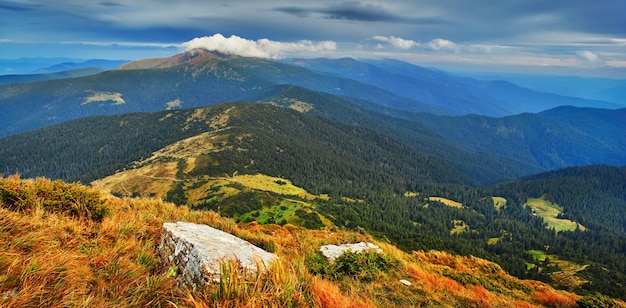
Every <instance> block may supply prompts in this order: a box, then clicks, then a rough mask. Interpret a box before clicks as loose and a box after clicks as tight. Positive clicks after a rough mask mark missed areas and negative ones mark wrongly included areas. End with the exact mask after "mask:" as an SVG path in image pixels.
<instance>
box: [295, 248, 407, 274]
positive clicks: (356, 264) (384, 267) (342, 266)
mask: <svg viewBox="0 0 626 308" xmlns="http://www.w3.org/2000/svg"><path fill="white" fill-rule="evenodd" d="M397 263H398V262H397V260H395V259H393V258H392V257H391V256H389V255H386V254H382V253H378V252H376V251H374V250H367V251H363V252H359V253H355V252H352V251H346V252H345V253H344V254H342V255H341V256H339V257H338V258H337V259H335V261H334V262H333V263H330V262H328V261H327V260H326V259H324V257H322V256H321V255H320V254H315V255H313V257H311V258H309V259H308V262H307V266H308V268H309V271H310V272H311V273H313V274H316V275H321V276H324V277H325V278H329V279H333V280H338V279H342V278H344V277H351V278H354V279H357V280H360V281H371V280H372V279H374V277H376V276H377V275H378V274H379V273H382V272H388V271H389V270H390V269H392V268H393V267H394V266H396V265H397Z"/></svg>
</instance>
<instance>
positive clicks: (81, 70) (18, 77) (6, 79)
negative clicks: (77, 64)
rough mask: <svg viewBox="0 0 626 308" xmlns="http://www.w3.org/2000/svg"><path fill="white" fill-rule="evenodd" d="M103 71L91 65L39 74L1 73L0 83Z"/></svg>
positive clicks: (93, 73)
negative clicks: (89, 66)
mask: <svg viewBox="0 0 626 308" xmlns="http://www.w3.org/2000/svg"><path fill="white" fill-rule="evenodd" d="M103 71H105V69H103V68H99V67H91V68H78V69H71V70H67V71H61V72H57V73H41V74H27V75H2V76H0V85H2V84H10V83H26V82H36V81H44V80H52V79H64V78H74V77H82V76H89V75H95V74H98V73H102V72H103Z"/></svg>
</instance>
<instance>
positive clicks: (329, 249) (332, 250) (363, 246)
mask: <svg viewBox="0 0 626 308" xmlns="http://www.w3.org/2000/svg"><path fill="white" fill-rule="evenodd" d="M370 249H373V250H375V251H376V252H378V253H382V252H383V250H382V249H380V247H378V246H376V245H374V244H372V243H369V242H360V243H355V244H343V245H324V246H322V247H320V250H319V252H320V254H321V255H322V256H323V257H324V258H326V260H328V262H330V263H333V262H335V259H337V258H339V257H340V256H341V255H342V254H344V253H345V252H346V251H351V252H354V253H360V252H362V251H366V250H370Z"/></svg>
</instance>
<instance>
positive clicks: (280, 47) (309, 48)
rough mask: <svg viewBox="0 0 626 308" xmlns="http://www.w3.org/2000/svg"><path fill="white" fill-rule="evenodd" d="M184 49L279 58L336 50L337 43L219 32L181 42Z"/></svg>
mask: <svg viewBox="0 0 626 308" xmlns="http://www.w3.org/2000/svg"><path fill="white" fill-rule="evenodd" d="M181 46H182V48H183V49H184V50H191V49H196V48H202V49H206V50H210V51H218V52H221V53H225V54H232V55H239V56H244V57H258V58H279V57H281V56H284V55H286V54H293V53H306V52H322V51H334V50H336V49H337V44H336V43H335V42H333V41H322V42H317V43H314V42H313V41H306V40H303V41H298V42H277V41H271V40H269V39H265V38H264V39H260V40H256V41H253V40H248V39H245V38H241V37H239V36H236V35H231V36H230V37H228V38H226V37H224V36H223V35H221V34H219V33H217V34H214V35H212V36H204V37H197V38H194V39H193V40H190V41H187V42H185V43H183V44H181Z"/></svg>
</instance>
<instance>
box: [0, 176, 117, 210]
mask: <svg viewBox="0 0 626 308" xmlns="http://www.w3.org/2000/svg"><path fill="white" fill-rule="evenodd" d="M0 203H1V204H2V207H5V208H8V209H11V210H15V211H30V210H34V209H35V208H36V207H37V206H41V208H42V209H43V210H44V211H47V212H53V213H60V214H66V215H70V216H74V217H80V218H88V219H91V220H94V221H102V219H103V218H104V217H105V216H106V215H107V214H108V213H109V208H108V207H107V206H106V205H105V203H104V200H103V199H102V196H101V193H100V191H97V190H94V189H90V188H88V187H85V186H83V185H81V184H79V183H71V184H67V183H64V182H63V181H61V180H56V181H50V180H47V179H43V178H38V179H36V180H35V181H32V180H21V179H20V178H19V176H17V175H14V176H11V177H9V178H6V179H0Z"/></svg>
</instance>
